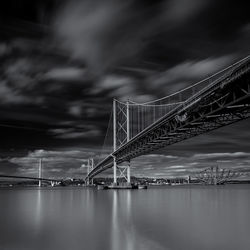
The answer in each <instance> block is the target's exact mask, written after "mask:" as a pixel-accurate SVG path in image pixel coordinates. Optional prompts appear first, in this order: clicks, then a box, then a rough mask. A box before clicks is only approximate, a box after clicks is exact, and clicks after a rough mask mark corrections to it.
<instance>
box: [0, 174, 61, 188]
mask: <svg viewBox="0 0 250 250" xmlns="http://www.w3.org/2000/svg"><path fill="white" fill-rule="evenodd" d="M0 178H6V179H9V178H13V179H24V180H34V181H38V182H39V186H41V184H40V182H41V181H47V182H50V183H51V185H52V186H54V184H56V183H60V182H62V181H63V180H62V179H61V180H60V179H51V178H39V177H30V176H16V175H0Z"/></svg>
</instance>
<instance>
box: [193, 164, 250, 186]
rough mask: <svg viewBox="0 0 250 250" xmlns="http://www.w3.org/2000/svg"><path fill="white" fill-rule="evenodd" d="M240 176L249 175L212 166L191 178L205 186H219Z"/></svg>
mask: <svg viewBox="0 0 250 250" xmlns="http://www.w3.org/2000/svg"><path fill="white" fill-rule="evenodd" d="M242 176H243V177H246V176H249V173H247V172H241V171H240V170H232V169H225V168H219V167H218V166H216V167H214V166H213V167H208V168H206V169H204V170H202V171H200V172H199V173H195V174H193V176H192V178H195V179H196V180H197V181H199V182H200V183H204V184H207V185H219V184H224V183H226V182H228V181H230V180H234V179H237V178H239V177H242Z"/></svg>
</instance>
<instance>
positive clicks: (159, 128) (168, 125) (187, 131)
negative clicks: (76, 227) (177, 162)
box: [86, 56, 250, 183]
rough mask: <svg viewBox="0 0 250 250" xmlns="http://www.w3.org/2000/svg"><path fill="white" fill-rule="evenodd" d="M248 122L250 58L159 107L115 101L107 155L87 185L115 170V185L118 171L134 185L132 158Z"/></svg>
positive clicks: (163, 100)
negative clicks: (94, 178)
mask: <svg viewBox="0 0 250 250" xmlns="http://www.w3.org/2000/svg"><path fill="white" fill-rule="evenodd" d="M249 116H250V56H247V57H246V58H244V59H242V60H240V61H238V62H236V63H234V64H232V65H230V66H229V67H227V68H225V69H223V70H221V71H219V72H218V73H216V74H214V75H212V76H210V77H208V78H206V79H204V80H202V81H200V82H198V83H195V84H194V85H192V86H190V87H187V88H185V89H183V90H181V91H178V92H177V93H174V94H172V95H169V96H167V97H164V98H161V99H158V100H155V101H150V102H146V103H135V102H132V101H127V102H121V101H119V100H116V99H114V100H113V110H112V112H111V116H110V121H109V125H108V129H107V133H106V137H105V140H104V144H103V151H102V153H101V155H100V158H99V161H98V163H97V164H96V165H95V167H94V168H93V169H92V170H91V171H90V172H89V173H88V175H87V177H86V180H87V181H89V180H90V179H92V178H93V177H94V176H96V175H97V174H99V173H101V172H103V171H104V170H106V169H108V168H111V167H113V170H114V183H116V182H117V170H118V169H119V170H120V173H121V176H124V177H125V178H126V179H127V181H128V182H130V160H132V159H133V158H136V157H138V156H140V155H144V154H148V153H150V152H152V151H154V150H157V149H160V148H163V147H166V146H168V145H171V144H174V143H177V142H180V141H183V140H186V139H188V138H191V137H194V136H197V135H200V134H203V133H207V132H209V131H211V130H214V129H217V128H220V127H223V126H226V125H229V124H231V123H234V122H237V121H240V120H243V119H246V118H248V117H249ZM121 164H123V165H124V164H125V166H121ZM119 165H120V167H119Z"/></svg>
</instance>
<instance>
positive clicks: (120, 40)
mask: <svg viewBox="0 0 250 250" xmlns="http://www.w3.org/2000/svg"><path fill="white" fill-rule="evenodd" d="M135 7H136V5H134V2H133V1H131V0H129V1H125V2H124V1H114V0H108V1H105V2H103V1H100V0H96V1H91V0H88V1H68V2H67V4H66V5H65V6H64V8H62V9H61V11H59V12H58V15H57V18H56V20H55V23H54V27H55V28H54V30H55V33H56V35H57V37H58V42H59V43H60V45H61V46H62V47H63V48H64V49H66V50H68V51H70V53H71V55H72V57H73V58H78V59H81V60H83V61H85V62H86V63H87V65H88V66H90V68H91V69H92V72H94V73H95V74H96V73H97V74H98V72H103V71H105V70H106V69H109V68H111V67H114V66H118V64H120V63H121V62H124V61H126V59H128V58H129V59H130V58H133V57H134V56H135V55H137V54H139V52H141V50H142V49H143V47H144V43H143V38H144V37H145V36H147V35H148V34H149V33H150V32H151V29H152V28H151V26H152V25H151V19H152V18H150V16H145V14H144V7H143V6H140V8H137V9H136V10H135ZM145 12H146V11H145Z"/></svg>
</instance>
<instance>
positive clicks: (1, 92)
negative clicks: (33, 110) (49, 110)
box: [0, 81, 33, 104]
mask: <svg viewBox="0 0 250 250" xmlns="http://www.w3.org/2000/svg"><path fill="white" fill-rule="evenodd" d="M31 102H33V100H32V99H31V98H30V97H28V96H24V95H22V94H21V93H20V92H19V91H18V90H16V89H13V88H11V87H10V86H9V85H8V83H7V82H6V81H0V103H1V104H26V103H31Z"/></svg>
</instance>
